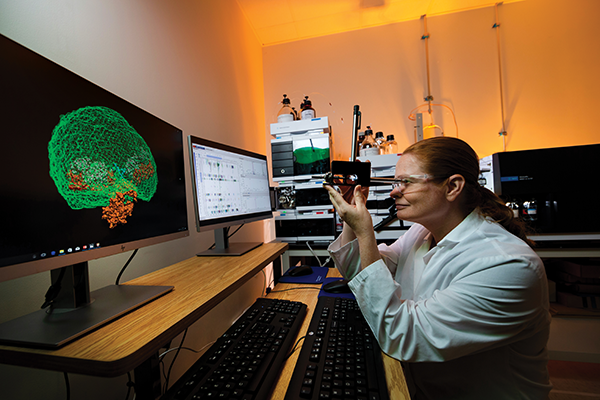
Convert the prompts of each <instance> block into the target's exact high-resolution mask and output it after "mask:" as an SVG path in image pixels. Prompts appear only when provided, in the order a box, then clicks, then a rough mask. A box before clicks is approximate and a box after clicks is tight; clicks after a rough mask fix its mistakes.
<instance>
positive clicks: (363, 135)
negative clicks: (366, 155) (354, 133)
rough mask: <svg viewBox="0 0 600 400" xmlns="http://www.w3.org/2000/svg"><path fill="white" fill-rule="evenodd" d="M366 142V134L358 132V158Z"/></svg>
mask: <svg viewBox="0 0 600 400" xmlns="http://www.w3.org/2000/svg"><path fill="white" fill-rule="evenodd" d="M364 140H365V133H364V132H358V143H356V157H359V156H360V145H361V144H362V142H363V141H364Z"/></svg>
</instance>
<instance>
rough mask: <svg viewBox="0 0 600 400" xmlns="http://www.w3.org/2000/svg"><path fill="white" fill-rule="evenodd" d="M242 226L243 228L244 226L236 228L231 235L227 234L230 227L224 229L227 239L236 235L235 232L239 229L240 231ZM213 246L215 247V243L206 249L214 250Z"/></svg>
mask: <svg viewBox="0 0 600 400" xmlns="http://www.w3.org/2000/svg"><path fill="white" fill-rule="evenodd" d="M242 226H244V224H241V225H240V226H238V228H237V229H236V230H235V231H234V232H233V233H232V234H231V235H230V234H229V228H230V227H229V226H228V227H226V228H225V229H226V231H225V233H226V235H227V239H229V238H230V237H232V236H233V235H235V234H236V233H237V231H239V230H240V229H242ZM215 245H216V243H213V244H212V246H210V247H209V248H208V249H209V250H211V249H214V248H215Z"/></svg>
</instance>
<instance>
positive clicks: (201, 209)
mask: <svg viewBox="0 0 600 400" xmlns="http://www.w3.org/2000/svg"><path fill="white" fill-rule="evenodd" d="M188 140H189V149H190V165H191V168H192V182H193V185H194V209H195V211H196V227H197V229H198V232H203V231H208V230H214V231H215V246H214V248H212V249H209V250H206V251H204V252H201V253H199V254H198V255H199V256H209V255H210V256H219V255H227V256H232V255H241V254H244V253H246V252H248V251H250V250H252V249H254V248H256V247H258V246H260V245H261V244H262V242H236V243H229V240H228V235H227V230H228V229H227V228H229V227H230V226H233V225H240V224H243V223H246V222H252V221H258V220H261V219H266V218H272V217H273V212H272V207H271V196H270V188H269V174H268V166H267V157H266V156H264V155H261V154H257V153H253V152H250V151H246V150H243V149H239V148H235V147H232V146H227V145H224V144H221V143H216V142H212V141H210V140H206V139H201V138H199V137H195V136H189V139H188Z"/></svg>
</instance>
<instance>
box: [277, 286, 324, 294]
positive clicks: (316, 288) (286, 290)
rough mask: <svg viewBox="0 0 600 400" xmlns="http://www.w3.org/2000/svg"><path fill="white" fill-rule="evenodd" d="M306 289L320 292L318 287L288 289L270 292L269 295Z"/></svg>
mask: <svg viewBox="0 0 600 400" xmlns="http://www.w3.org/2000/svg"><path fill="white" fill-rule="evenodd" d="M306 289H313V290H321V288H320V287H296V288H290V289H281V290H271V293H281V292H289V291H290V290H306Z"/></svg>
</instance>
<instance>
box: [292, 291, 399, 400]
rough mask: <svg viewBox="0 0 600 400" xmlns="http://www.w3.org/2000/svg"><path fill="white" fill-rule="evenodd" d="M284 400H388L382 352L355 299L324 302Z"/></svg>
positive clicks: (317, 307)
mask: <svg viewBox="0 0 600 400" xmlns="http://www.w3.org/2000/svg"><path fill="white" fill-rule="evenodd" d="M285 399H286V400H292V399H311V400H312V399H314V400H317V399H318V400H324V399H357V400H358V399H361V400H362V399H364V400H387V399H389V395H388V390H387V384H386V381H385V370H384V367H383V359H382V357H381V349H380V348H379V345H378V344H377V340H375V337H374V336H373V333H372V332H371V329H370V328H369V326H368V324H367V322H366V321H365V319H364V317H363V315H362V313H361V311H360V308H359V307H358V304H357V302H356V300H354V299H347V298H335V297H325V296H322V297H320V298H319V300H318V302H317V306H316V307H315V311H314V314H313V316H312V319H311V321H310V325H309V328H308V334H307V335H306V338H305V339H304V343H303V345H302V350H301V351H300V355H299V356H298V361H297V362H296V368H295V369H294V374H293V375H292V379H291V380H290V384H289V386H288V389H287V392H286V396H285Z"/></svg>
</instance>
